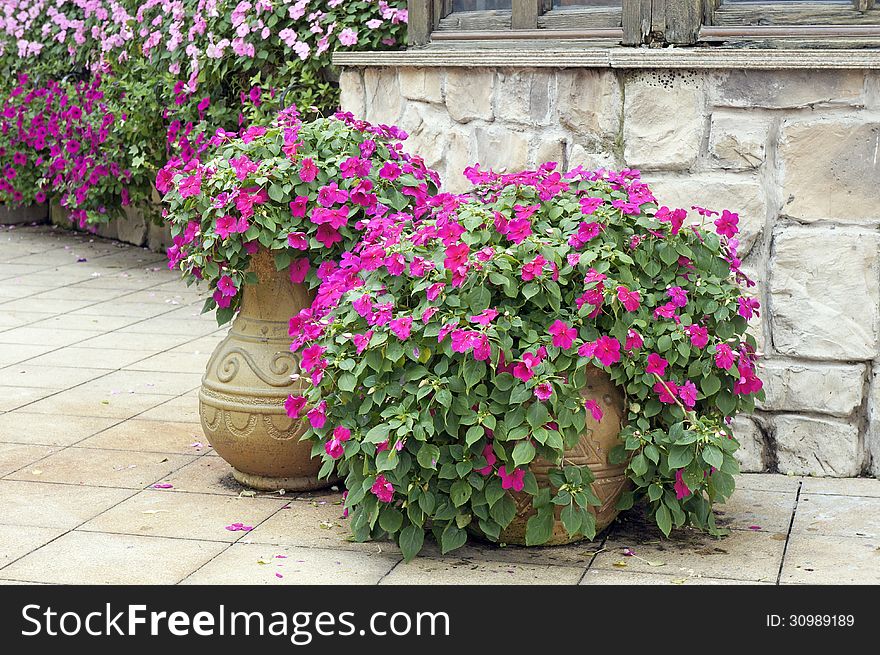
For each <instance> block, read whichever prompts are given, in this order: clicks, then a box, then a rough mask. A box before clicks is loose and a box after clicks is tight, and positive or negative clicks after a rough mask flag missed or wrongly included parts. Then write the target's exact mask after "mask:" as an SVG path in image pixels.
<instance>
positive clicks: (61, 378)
mask: <svg viewBox="0 0 880 655" xmlns="http://www.w3.org/2000/svg"><path fill="white" fill-rule="evenodd" d="M102 375H107V369H101V368H78V367H77V368H74V367H72V366H37V365H35V364H31V363H30V362H27V363H21V364H13V365H12V366H7V367H6V368H4V369H3V370H0V386H4V387H39V388H41V389H69V388H71V387H75V386H77V385H80V384H82V383H83V382H86V381H88V380H94V379H95V378H97V377H101V376H102Z"/></svg>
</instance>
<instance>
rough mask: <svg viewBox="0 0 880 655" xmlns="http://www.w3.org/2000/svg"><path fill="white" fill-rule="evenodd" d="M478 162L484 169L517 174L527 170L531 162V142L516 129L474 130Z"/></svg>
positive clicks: (481, 128) (494, 126) (503, 127)
mask: <svg viewBox="0 0 880 655" xmlns="http://www.w3.org/2000/svg"><path fill="white" fill-rule="evenodd" d="M474 136H475V138H476V142H477V143H476V145H477V153H476V154H477V160H476V161H477V162H478V163H479V164H480V165H481V166H482V167H483V168H491V169H493V170H495V171H498V172H501V171H505V172H509V173H510V172H516V171H521V170H524V169H525V168H526V165H527V163H528V160H529V141H528V138H527V136H526V135H525V134H524V133H523V132H522V131H520V130H519V129H517V128H516V127H508V126H501V125H492V126H488V127H478V128H477V129H476V130H474Z"/></svg>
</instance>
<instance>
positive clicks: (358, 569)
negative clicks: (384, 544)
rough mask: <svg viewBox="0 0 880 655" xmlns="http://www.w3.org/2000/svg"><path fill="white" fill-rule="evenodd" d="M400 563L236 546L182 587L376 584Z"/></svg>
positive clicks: (322, 552) (317, 550)
mask: <svg viewBox="0 0 880 655" xmlns="http://www.w3.org/2000/svg"><path fill="white" fill-rule="evenodd" d="M278 555H283V556H284V557H283V558H278V557H277V556H278ZM399 561H400V558H399V557H396V556H389V555H369V554H367V553H356V552H351V551H342V550H326V549H323V548H297V547H295V546H269V545H265V544H242V543H237V544H233V545H232V546H230V547H229V548H228V549H227V550H225V551H223V553H221V554H220V555H219V556H218V557H216V558H215V559H213V560H211V561H210V562H209V563H208V564H206V565H205V566H203V567H202V568H200V569H199V570H198V571H196V572H195V573H193V574H192V575H191V576H189V577H188V578H186V580H184V581H183V584H187V585H189V584H283V585H312V584H376V583H377V582H379V580H380V579H382V577H383V576H384V575H386V574H387V573H388V571H390V570H391V569H392V567H394V565H395V564H397V563H398V562H399ZM261 562H265V563H261ZM4 574H5V571H4ZM276 574H278V575H281V576H283V577H280V578H279V577H277V576H276Z"/></svg>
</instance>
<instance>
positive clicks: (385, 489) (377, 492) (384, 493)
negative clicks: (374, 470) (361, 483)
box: [370, 475, 394, 503]
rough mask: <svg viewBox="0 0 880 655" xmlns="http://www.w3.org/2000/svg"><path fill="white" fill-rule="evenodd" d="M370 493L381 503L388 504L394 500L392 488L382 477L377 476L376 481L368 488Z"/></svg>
mask: <svg viewBox="0 0 880 655" xmlns="http://www.w3.org/2000/svg"><path fill="white" fill-rule="evenodd" d="M370 492H371V493H372V494H373V495H374V496H376V498H378V499H379V500H381V501H382V502H383V503H390V502H391V500H392V499H393V498H394V487H393V486H392V484H391V483H390V482H388V480H386V479H385V476H384V475H377V476H376V481H375V482H374V483H373V486H372V487H370Z"/></svg>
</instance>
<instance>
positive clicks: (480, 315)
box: [287, 164, 762, 558]
mask: <svg viewBox="0 0 880 655" xmlns="http://www.w3.org/2000/svg"><path fill="white" fill-rule="evenodd" d="M554 169H555V164H546V165H543V166H542V167H541V168H540V169H539V170H537V171H531V172H526V173H520V174H515V175H496V174H494V173H491V172H488V173H487V172H482V171H480V170H479V168H478V167H477V168H471V169H468V171H466V174H467V175H468V176H469V178H470V179H471V181H472V182H474V183H476V184H477V185H478V186H477V188H476V192H475V196H474V197H466V196H452V195H439V196H436V197H434V198H432V199H431V201H430V204H431V207H432V211H431V213H430V214H429V215H426V216H424V217H421V218H419V217H414V218H413V219H412V220H407V221H405V222H403V223H399V222H398V223H393V222H391V221H389V222H388V224H387V225H386V226H385V229H383V230H381V231H376V232H373V233H371V234H368V235H367V236H366V237H365V239H364V241H363V242H362V243H361V244H360V245H359V246H358V247H357V248H356V249H355V252H354V253H353V254H352V255H351V256H349V257H348V258H347V259H346V260H345V261H344V262H343V264H342V267H341V268H339V269H337V270H335V271H334V272H333V273H332V274H331V275H329V276H326V277H325V278H324V280H323V282H322V285H321V289H320V291H319V298H321V297H323V298H326V299H327V302H325V303H323V304H321V305H320V306H318V304H317V303H316V305H313V307H312V308H311V310H309V311H307V312H303V313H302V314H301V315H300V316H298V317H296V318H295V319H294V321H293V323H295V324H297V326H298V327H299V330H298V332H297V334H296V335H295V336H296V339H295V341H294V344H293V347H294V348H298V349H301V353H302V354H301V369H302V371H303V373H304V375H306V376H308V377H309V379H310V381H311V383H312V386H311V388H310V390H309V391H307V392H306V393H305V394H304V395H302V396H291V397H290V398H289V399H288V402H287V409H288V413H289V415H290V416H291V417H300V416H303V415H304V416H305V417H306V418H307V420H308V422H309V426H310V427H309V430H308V432H307V433H306V435H307V438H310V439H311V440H313V442H314V445H313V454H314V455H319V456H321V457H322V458H323V459H324V465H323V468H322V473H323V474H329V473H330V472H331V471H333V470H334V469H336V470H338V472H340V473H341V474H343V475H344V476H345V482H346V487H347V489H348V492H347V497H346V500H345V507H346V510H347V511H348V512H350V513H351V528H352V531H353V534H354V537H355V538H356V539H358V540H366V539H369V538H377V537H380V536H383V535H389V536H391V537H393V538H395V539H396V540H397V541H398V542H399V544H400V546H401V549H402V551H403V554H404V556H405V557H406V558H411V557H413V556H414V555H415V554H416V553H418V551H419V550H420V549H421V547H422V544H423V539H424V532H425V531H426V530H428V529H430V530H432V531H433V533H434V535H435V537H436V539H437V541H438V542H439V543H440V545H441V549H442V551H443V552H448V551H450V550H453V549H454V548H457V547H459V546H461V545H462V544H464V543H465V541H466V539H467V532H466V529H468V528H470V529H472V530H476V531H479V532H480V533H482V534H484V535H486V536H487V537H489V538H490V539H495V540H497V539H499V536H500V535H501V532H502V530H503V529H504V528H505V527H506V526H507V525H509V524H510V523H511V521H512V520H513V518H514V515H515V514H516V504H515V503H514V501H513V499H512V498H511V495H510V493H509V492H525V493H527V494H530V495H531V496H532V497H533V498H532V505H533V507H534V509H535V510H536V512H535V514H534V516H532V517H531V518H530V519H529V520H528V523H527V531H526V541H527V543H528V544H541V543H545V542H546V541H547V540H548V539H549V538H550V536H551V532H552V529H553V523H554V514H555V511H559V510H560V509H561V520H562V523H563V524H564V526H565V528H566V530H567V531H568V533H569V535H571V536H577V535H584V536H586V537H589V538H592V537H593V536H594V529H595V524H594V517H593V514H592V513H591V511H590V509H591V507H592V506H593V505H596V504H598V502H597V499H596V498H595V496H594V494H593V493H592V491H591V488H590V483H591V481H592V480H593V477H592V474H591V472H590V469H589V468H587V467H576V466H572V465H570V464H568V463H567V462H565V461H564V460H563V453H564V451H565V450H566V449H567V448H570V447H572V446H573V445H574V444H576V443H577V442H578V440H579V438H580V436H581V435H582V434H583V433H584V431H585V430H588V429H590V426H591V425H593V426H594V425H596V423H597V422H601V421H602V420H603V415H602V409H601V408H600V407H599V406H598V405H597V404H596V403H595V402H594V401H589V400H586V401H585V400H584V397H583V396H582V395H581V391H582V389H583V388H584V386H585V380H586V377H587V375H588V371H589V370H591V369H590V367H599V368H601V369H603V370H604V371H606V372H607V373H608V374H609V375H610V377H611V379H612V380H613V382H614V383H615V384H616V385H617V386H618V387H619V388H620V389H621V390H623V392H624V393H625V395H626V397H627V401H628V402H627V409H626V427H625V428H624V429H623V431H622V433H621V434H620V445H619V447H618V448H617V449H616V451H615V452H614V453H613V455H614V457H615V459H616V461H618V462H625V461H628V468H627V475H628V477H629V478H630V479H631V480H632V482H633V483H634V491H629V492H627V493H626V494H624V496H623V498H622V499H621V501H620V504H619V508H621V509H625V508H627V507H629V506H630V505H632V503H633V502H634V500H635V499H636V498H637V497H638V498H640V497H646V498H647V502H648V503H649V505H650V511H651V512H652V514H653V516H654V517H655V519H656V522H657V524H658V525H659V527H660V529H661V530H662V531H663V532H664V533H665V534H669V532H670V530H671V529H672V528H673V526H676V527H678V526H683V525H685V524H693V525H696V526H700V527H702V528H704V529H707V530H709V531H711V532H713V533H718V532H719V530H718V529H717V528H716V526H715V523H714V519H713V514H712V511H711V504H712V503H713V502H715V501H723V500H725V499H726V498H727V497H728V496H729V495H730V494H731V493H732V491H733V485H734V481H733V477H732V475H733V474H734V473H736V472H737V470H738V467H737V463H736V460H735V459H734V457H733V452H734V451H735V450H736V448H737V442H736V441H735V439H734V438H733V436H732V434H731V431H730V428H729V426H728V422H729V419H730V417H731V416H732V415H733V414H735V413H736V412H738V411H741V410H750V409H751V408H753V405H754V398H755V395H756V394H757V395H760V394H761V393H762V392H761V391H760V389H761V382H760V380H758V378H757V377H756V375H755V341H754V339H753V338H752V337H751V336H750V335H746V329H747V319H748V318H749V317H750V316H752V314H753V313H754V312H756V311H757V302H755V301H754V300H751V299H749V298H747V297H745V296H744V295H743V289H742V288H741V285H750V284H751V282H750V281H749V280H748V279H747V278H746V276H745V275H744V274H743V273H742V272H741V271H740V270H739V264H740V262H739V260H738V259H737V256H736V247H737V240H736V238H735V235H736V233H737V221H738V218H737V215H736V214H733V213H731V212H728V211H725V212H723V214H721V215H720V216H719V215H717V214H715V213H714V212H710V211H708V210H704V209H699V208H696V213H697V216H698V218H699V222H698V224H696V225H687V226H685V219H686V216H687V213H686V212H685V211H684V210H682V209H675V210H671V209H669V208H667V207H658V206H657V204H656V201H655V198H654V196H653V195H652V194H651V192H650V190H649V189H648V187H647V186H646V185H645V184H643V183H642V182H641V181H640V179H639V176H638V172H636V171H629V170H627V171H623V172H620V173H607V172H603V171H600V172H597V173H591V172H587V171H584V170H582V169H580V168H578V169H575V170H572V171H570V172H569V173H567V174H565V175H562V174H560V173H559V172H557V171H555V170H554ZM707 223H708V227H709V228H714V229H706V227H707V225H706V224H707ZM538 457H541V458H544V459H546V460H549V461H550V462H552V463H553V464H554V465H556V466H557V467H558V468H556V469H555V470H552V471H551V472H550V481H551V487H552V488H539V486H538V484H537V482H536V478H535V476H534V474H533V473H532V472H531V471H530V469H529V464H530V463H531V462H532V461H533V460H534V459H535V458H538Z"/></svg>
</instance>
